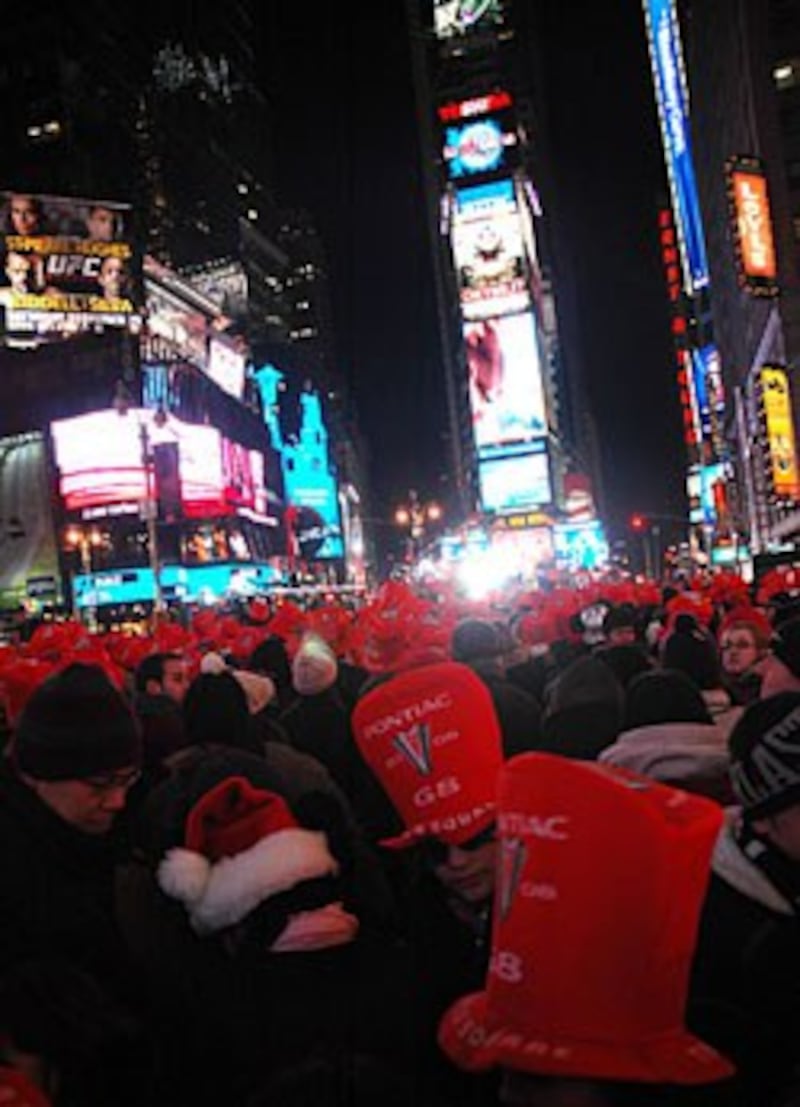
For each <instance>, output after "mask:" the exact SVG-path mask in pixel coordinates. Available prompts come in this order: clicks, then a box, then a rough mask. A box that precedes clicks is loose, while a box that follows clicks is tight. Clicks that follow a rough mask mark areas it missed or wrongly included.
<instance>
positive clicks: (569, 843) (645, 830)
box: [439, 753, 734, 1084]
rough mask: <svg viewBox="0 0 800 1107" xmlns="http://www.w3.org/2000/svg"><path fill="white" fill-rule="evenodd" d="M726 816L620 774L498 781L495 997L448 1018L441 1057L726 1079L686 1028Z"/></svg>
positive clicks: (532, 764)
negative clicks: (702, 921)
mask: <svg viewBox="0 0 800 1107" xmlns="http://www.w3.org/2000/svg"><path fill="white" fill-rule="evenodd" d="M722 817H723V816H722V811H721V809H720V808H719V806H718V805H717V804H715V803H713V802H712V801H711V800H708V799H705V798H704V797H701V796H696V795H690V794H689V793H687V792H683V791H680V790H678V789H675V788H670V787H668V786H667V785H664V784H659V783H656V782H654V781H651V780H648V779H645V778H644V777H639V776H636V775H635V774H632V773H629V772H625V771H624V770H619V769H614V768H612V767H611V766H606V765H599V764H594V763H588V762H578V761H572V760H569V759H567V758H562V757H557V756H555V755H552V754H540V753H530V754H521V755H520V756H518V757H515V758H512V759H511V761H509V762H508V764H507V765H506V766H505V768H504V769H503V770H502V771H501V773H500V779H499V784H498V816H497V827H498V835H499V839H500V847H499V855H498V880H497V884H496V887H495V899H494V922H493V934H492V958H491V962H490V969H489V974H488V976H487V983H486V990H485V991H484V992H479V993H474V994H472V995H469V996H466V997H464V998H462V999H460V1000H458V1001H457V1003H456V1004H455V1005H454V1006H453V1007H451V1008H450V1010H449V1011H448V1012H447V1013H446V1014H445V1016H444V1018H443V1019H442V1022H441V1024H440V1027H439V1044H440V1045H441V1047H442V1049H443V1050H444V1051H445V1053H446V1054H447V1055H448V1056H449V1057H450V1058H451V1059H452V1060H453V1061H454V1062H455V1063H456V1064H457V1065H459V1066H460V1067H462V1068H465V1069H467V1070H471V1071H481V1070H483V1069H487V1068H490V1067H492V1066H493V1065H502V1066H504V1067H506V1068H509V1069H515V1070H519V1071H522V1072H530V1073H537V1074H544V1075H557V1076H569V1077H592V1078H595V1079H605V1080H622V1081H634V1082H635V1081H643V1082H649V1083H659V1084H704V1083H711V1082H714V1081H717V1080H722V1079H724V1078H726V1077H728V1076H730V1075H732V1073H733V1071H734V1070H733V1067H732V1066H731V1065H730V1063H729V1062H728V1061H727V1060H726V1059H725V1058H723V1057H722V1056H721V1055H720V1054H718V1053H717V1052H716V1051H715V1050H713V1049H711V1048H710V1047H709V1046H707V1045H705V1044H704V1043H703V1042H701V1041H700V1040H699V1039H697V1038H695V1037H693V1036H692V1035H691V1034H690V1033H689V1032H688V1031H687V1030H686V1028H685V1026H684V1012H685V1007H686V997H687V991H688V983H689V972H690V967H691V961H692V957H693V954H694V947H695V943H696V939H697V928H698V920H699V916H700V911H701V907H702V901H703V897H704V895H705V890H706V885H707V883H708V877H709V870H710V859H711V850H712V848H713V845H714V841H715V839H716V836H717V833H718V831H719V828H720V825H721V822H722ZM567 981H568V982H569V983H568V985H566V984H565V982H567Z"/></svg>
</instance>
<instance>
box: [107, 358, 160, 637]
mask: <svg viewBox="0 0 800 1107" xmlns="http://www.w3.org/2000/svg"><path fill="white" fill-rule="evenodd" d="M130 405H131V394H130V392H129V391H128V388H127V386H126V385H125V382H124V381H122V380H118V381H117V387H116V392H115V394H114V408H115V410H116V412H117V415H119V416H120V418H122V419H125V418H127V416H128V412H129V410H130ZM136 422H137V425H138V428H139V450H140V456H141V459H142V469H143V470H144V489H145V493H144V501H143V503H142V515H143V518H144V520H145V523H146V525H147V557H148V561H149V563H150V571H151V573H152V574H153V588H154V600H153V617H154V620H155V621H156V622H158V620H159V619H160V618H161V616H162V615H163V613H164V611H165V610H166V604H165V603H164V593H163V590H162V588H161V558H160V555H159V549H158V525H157V520H156V514H157V510H158V504H157V500H156V494H155V480H154V477H155V459H154V456H153V450H152V446H151V442H150V431H149V429H148V426H147V422H146V421H145V419H144V418H142V416H141V415H139V416H137V419H136ZM153 422H154V423H155V425H156V426H157V427H163V426H164V425H165V424H166V422H167V413H166V412H165V411H164V409H163V408H162V407H159V408H158V410H157V411H156V412H155V413H154V414H153Z"/></svg>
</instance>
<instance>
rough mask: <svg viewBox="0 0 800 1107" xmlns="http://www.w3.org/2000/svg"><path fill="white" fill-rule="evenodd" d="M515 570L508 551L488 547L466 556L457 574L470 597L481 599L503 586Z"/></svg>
mask: <svg viewBox="0 0 800 1107" xmlns="http://www.w3.org/2000/svg"><path fill="white" fill-rule="evenodd" d="M513 571H514V570H513V564H512V563H511V561H510V560H509V556H508V552H507V551H505V550H498V549H487V550H480V551H475V552H474V553H471V554H469V555H468V556H467V557H465V558H464V560H463V561H462V562H461V564H460V565H459V567H458V569H457V571H456V575H457V577H458V579H459V581H460V583H461V584H462V586H463V587H464V589H465V590H466V592H467V594H468V596H469V597H470V599H473V600H480V599H483V598H484V597H485V596H488V595H489V593H490V592H493V591H495V589H498V588H502V587H503V585H504V584H505V583H506V581H507V580H508V578H509V577H510V576H512V575H513Z"/></svg>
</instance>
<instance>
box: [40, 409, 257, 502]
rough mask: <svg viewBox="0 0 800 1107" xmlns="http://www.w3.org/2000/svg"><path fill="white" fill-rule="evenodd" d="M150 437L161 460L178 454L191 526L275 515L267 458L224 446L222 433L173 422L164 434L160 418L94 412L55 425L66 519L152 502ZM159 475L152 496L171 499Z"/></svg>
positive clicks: (139, 412)
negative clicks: (145, 453)
mask: <svg viewBox="0 0 800 1107" xmlns="http://www.w3.org/2000/svg"><path fill="white" fill-rule="evenodd" d="M142 425H144V426H145V427H146V429H147V435H148V440H149V444H150V447H151V449H152V450H153V452H154V456H155V455H156V454H157V452H158V450H159V449H160V448H162V447H165V446H173V447H175V448H176V450H177V495H178V498H179V502H180V510H181V513H182V514H183V515H185V516H187V517H188V518H205V517H208V516H215V515H229V514H238V515H244V516H247V517H249V518H251V519H253V520H254V521H263V520H264V519H265V518H266V517H267V515H268V509H267V491H266V487H265V482H264V458H263V456H262V455H261V454H260V453H259V452H258V451H257V450H249V449H247V448H245V447H243V446H241V445H239V444H237V443H234V442H231V441H229V440H228V439H226V438H224V437H223V436H222V435H221V434H220V432H219V431H218V430H217V429H216V428H215V427H208V426H197V425H195V424H191V423H184V422H182V421H181V420H178V419H175V418H169V419H168V420H167V422H166V423H165V424H164V425H163V426H158V424H157V422H156V421H155V413H154V412H152V411H150V410H146V409H132V410H131V411H129V412H128V413H127V415H125V416H120V415H119V414H118V413H117V412H116V411H95V412H91V413H90V414H88V415H79V416H76V417H75V418H72V419H63V420H58V421H56V422H54V423H53V424H52V425H51V432H52V438H53V449H54V456H55V463H56V467H57V469H58V472H59V491H60V493H61V496H62V498H63V500H64V506H65V508H66V510H67V511H78V512H81V513H84V515H85V517H92V518H98V517H100V515H101V514H102V511H101V510H100V509H104V508H105V509H107V511H106V513H107V514H118V513H119V514H122V513H124V512H122V511H121V510H113V509H120V507H121V506H124V505H134V504H140V503H142V502H143V501H146V500H147V498H148V476H147V471H146V469H145V466H144V463H143V459H142V439H141V430H140V427H141V426H142ZM158 473H159V467H158V465H155V464H154V466H153V468H152V470H151V473H150V489H149V493H150V495H152V496H155V497H156V498H159V499H160V498H161V496H162V494H163V495H166V494H167V489H166V488H161V487H159V480H158Z"/></svg>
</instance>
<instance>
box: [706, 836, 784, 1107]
mask: <svg viewBox="0 0 800 1107" xmlns="http://www.w3.org/2000/svg"><path fill="white" fill-rule="evenodd" d="M688 1022H689V1025H690V1027H691V1029H692V1030H693V1031H694V1032H695V1033H696V1034H698V1035H699V1036H700V1037H701V1038H703V1039H704V1040H705V1041H707V1042H709V1043H710V1044H711V1045H713V1046H715V1047H716V1048H717V1049H719V1050H720V1052H722V1053H724V1054H725V1055H726V1056H728V1057H729V1058H730V1059H731V1060H732V1061H733V1062H734V1063H735V1064H736V1067H737V1070H738V1081H739V1085H740V1087H741V1092H740V1102H741V1103H742V1104H743V1105H744V1107H773V1105H774V1107H779V1105H780V1107H783V1105H784V1104H785V1103H791V1104H794V1103H800V919H798V917H797V916H796V915H795V914H794V913H793V912H792V911H791V909H790V907H789V904H788V902H787V901H786V900H784V899H783V897H782V896H781V895H780V894H779V893H778V892H777V890H775V889H774V888H773V887H772V885H771V884H770V883H769V882H768V881H767V879H766V877H765V876H764V875H763V874H762V873H761V872H760V871H759V870H757V869H756V868H755V866H753V865H752V864H751V862H749V861H748V860H747V858H746V857H745V856H744V855H743V854H742V853H741V851H740V850H739V847H738V846H737V845H736V843H735V842H734V841H733V838H732V836H731V834H730V832H729V831H728V830H726V831H725V832H724V833H723V835H721V836H720V839H719V841H718V843H717V847H716V850H715V854H714V871H713V872H712V876H711V881H710V884H709V888H708V892H707V896H706V900H705V904H704V908H703V914H702V916H701V920H700V929H699V936H698V942H697V947H696V952H695V958H694V964H693V971H692V980H691V987H690V994H689V1005H688ZM792 1095H794V1096H796V1097H797V1098H792Z"/></svg>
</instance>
